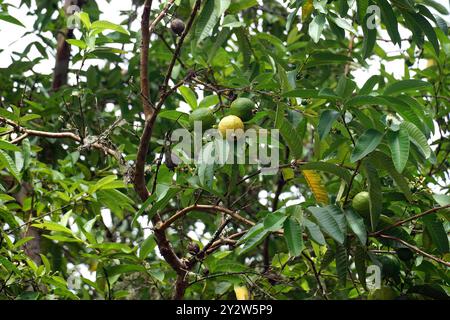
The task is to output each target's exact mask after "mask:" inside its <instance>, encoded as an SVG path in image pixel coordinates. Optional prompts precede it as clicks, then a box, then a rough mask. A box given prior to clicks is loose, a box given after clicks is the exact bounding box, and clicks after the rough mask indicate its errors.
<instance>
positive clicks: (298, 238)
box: [283, 217, 304, 257]
mask: <svg viewBox="0 0 450 320" xmlns="http://www.w3.org/2000/svg"><path fill="white" fill-rule="evenodd" d="M283 227H284V239H285V240H286V244H287V247H288V249H289V254H290V255H291V256H292V257H298V256H299V255H300V254H301V253H302V251H303V249H304V244H303V235H302V228H301V226H300V223H299V221H298V220H297V219H296V218H294V217H289V218H288V219H287V220H286V221H284V226H283Z"/></svg>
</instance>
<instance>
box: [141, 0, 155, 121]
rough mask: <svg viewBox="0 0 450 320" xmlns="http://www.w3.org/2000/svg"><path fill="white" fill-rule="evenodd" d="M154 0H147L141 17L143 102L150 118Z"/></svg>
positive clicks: (146, 115) (146, 113)
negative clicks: (149, 62) (149, 80)
mask: <svg viewBox="0 0 450 320" xmlns="http://www.w3.org/2000/svg"><path fill="white" fill-rule="evenodd" d="M151 7H152V0H145V3H144V11H143V12H142V19H141V35H142V39H141V56H140V80H141V102H142V107H143V110H144V115H145V119H149V118H150V117H151V116H152V114H153V109H152V105H151V102H150V99H149V93H150V90H149V84H148V49H149V43H150V30H149V26H150V23H149V19H150V10H151Z"/></svg>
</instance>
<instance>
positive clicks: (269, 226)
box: [264, 211, 287, 232]
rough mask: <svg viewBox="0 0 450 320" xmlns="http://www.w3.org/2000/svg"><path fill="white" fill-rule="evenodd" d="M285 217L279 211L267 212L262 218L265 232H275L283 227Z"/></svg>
mask: <svg viewBox="0 0 450 320" xmlns="http://www.w3.org/2000/svg"><path fill="white" fill-rule="evenodd" d="M286 218H287V216H286V215H285V214H284V213H283V212H281V211H275V212H269V213H268V214H267V215H266V217H265V218H264V228H265V229H266V230H267V231H270V232H275V231H278V230H280V229H281V228H282V227H283V223H284V221H285V220H286Z"/></svg>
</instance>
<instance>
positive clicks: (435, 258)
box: [377, 234, 450, 267]
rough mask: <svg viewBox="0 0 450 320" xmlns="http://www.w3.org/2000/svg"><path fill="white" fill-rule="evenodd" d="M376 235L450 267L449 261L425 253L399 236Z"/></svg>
mask: <svg viewBox="0 0 450 320" xmlns="http://www.w3.org/2000/svg"><path fill="white" fill-rule="evenodd" d="M377 237H379V238H383V239H389V240H394V241H397V242H399V243H401V244H403V245H404V246H405V247H408V248H410V249H411V250H413V251H415V252H417V253H418V254H420V255H422V256H424V257H427V258H429V259H431V260H434V261H436V262H438V263H440V264H443V265H444V266H447V267H450V262H447V261H444V260H442V259H440V258H438V257H435V256H433V255H431V254H429V253H427V252H425V251H422V250H420V249H419V248H417V247H416V246H413V245H412V244H410V243H408V242H406V241H404V240H402V239H399V238H397V237H393V236H388V235H385V234H379V235H377Z"/></svg>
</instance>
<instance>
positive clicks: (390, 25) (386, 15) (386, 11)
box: [375, 0, 401, 44]
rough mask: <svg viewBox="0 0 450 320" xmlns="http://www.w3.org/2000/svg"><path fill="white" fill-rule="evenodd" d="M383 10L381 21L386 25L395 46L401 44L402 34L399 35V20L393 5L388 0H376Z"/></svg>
mask: <svg viewBox="0 0 450 320" xmlns="http://www.w3.org/2000/svg"><path fill="white" fill-rule="evenodd" d="M375 2H376V3H377V4H378V6H379V7H380V9H381V20H382V21H383V22H384V24H385V25H386V29H387V32H388V34H389V37H390V38H391V40H392V42H393V43H394V44H399V43H400V42H401V38H400V34H399V33H398V25H397V18H396V16H395V13H394V11H393V10H392V7H391V5H390V4H389V2H388V1H387V0H375Z"/></svg>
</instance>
